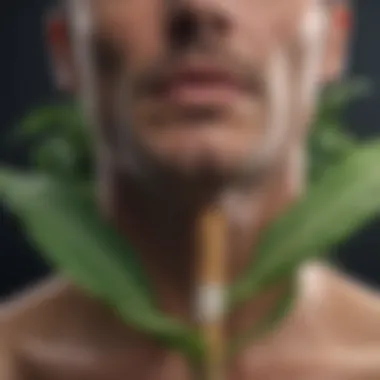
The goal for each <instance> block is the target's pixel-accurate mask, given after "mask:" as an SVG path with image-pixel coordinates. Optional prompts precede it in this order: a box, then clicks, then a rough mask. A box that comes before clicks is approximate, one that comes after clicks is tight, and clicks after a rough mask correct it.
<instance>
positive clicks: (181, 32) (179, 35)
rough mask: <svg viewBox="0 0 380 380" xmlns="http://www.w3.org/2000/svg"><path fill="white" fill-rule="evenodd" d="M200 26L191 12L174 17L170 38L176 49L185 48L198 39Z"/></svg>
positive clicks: (170, 27) (183, 12)
mask: <svg viewBox="0 0 380 380" xmlns="http://www.w3.org/2000/svg"><path fill="white" fill-rule="evenodd" d="M199 29H200V25H199V22H198V20H197V17H196V15H195V14H194V13H193V12H191V11H185V10H184V11H181V12H178V13H176V14H174V15H173V16H172V20H171V22H170V25H169V37H170V40H171V42H172V44H173V47H175V48H184V47H187V46H189V45H191V44H192V43H194V41H195V40H197V39H198V34H199Z"/></svg>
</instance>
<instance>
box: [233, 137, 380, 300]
mask: <svg viewBox="0 0 380 380" xmlns="http://www.w3.org/2000/svg"><path fill="white" fill-rule="evenodd" d="M379 162H380V143H379V142H378V141H376V142H374V143H370V144H366V145H364V146H361V147H360V148H357V149H355V150H354V151H353V152H352V153H351V154H350V155H349V156H348V157H347V158H346V159H345V160H343V162H341V163H339V164H336V165H334V166H333V167H331V168H330V169H329V170H327V171H326V173H325V174H324V176H323V178H321V179H320V180H319V181H318V182H317V183H316V184H315V185H314V186H312V187H311V189H310V190H309V192H308V193H307V196H305V197H304V198H303V199H301V200H300V201H299V202H298V203H297V204H296V205H295V206H294V207H293V208H292V209H291V210H290V211H289V212H287V213H285V214H284V215H283V216H282V217H280V218H279V219H278V220H277V221H275V222H274V223H273V224H272V226H270V227H269V228H268V229H267V231H266V232H264V234H263V236H262V238H261V240H260V243H259V245H258V248H257V249H256V252H254V253H253V255H252V257H254V261H253V262H252V264H251V265H250V266H249V267H248V270H247V271H246V273H245V275H244V276H242V278H241V279H240V280H239V281H238V282H237V283H235V284H234V286H233V288H232V291H231V300H232V302H233V303H236V302H242V301H244V300H246V299H247V298H249V297H252V296H254V295H255V294H257V293H258V292H259V291H261V290H263V289H264V288H267V287H268V286H270V285H271V284H273V283H275V282H276V281H278V280H279V279H281V278H284V276H286V275H287V274H289V273H291V272H292V271H294V269H296V268H297V267H298V266H299V265H300V264H301V263H302V262H303V261H304V260H307V259H311V258H313V257H316V256H317V255H318V253H320V252H326V250H328V249H330V248H331V246H333V245H334V244H337V243H339V242H340V241H342V239H345V238H347V237H348V236H349V235H350V234H351V233H353V232H354V231H355V230H356V229H358V228H359V227H361V226H362V225H363V224H364V223H365V222H368V220H370V219H371V218H373V217H375V215H377V214H378V212H379V210H380V166H379Z"/></svg>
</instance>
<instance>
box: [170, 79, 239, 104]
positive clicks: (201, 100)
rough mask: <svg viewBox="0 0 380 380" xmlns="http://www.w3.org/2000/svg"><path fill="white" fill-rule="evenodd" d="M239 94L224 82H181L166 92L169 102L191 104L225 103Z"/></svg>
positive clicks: (235, 98)
mask: <svg viewBox="0 0 380 380" xmlns="http://www.w3.org/2000/svg"><path fill="white" fill-rule="evenodd" d="M241 95H242V94H241V92H240V91H239V89H238V88H236V87H234V86H229V85H225V84H213V85H197V84H183V85H177V86H172V87H171V89H170V91H168V93H167V96H168V98H169V99H170V101H171V102H174V103H178V104H191V105H196V104H200V105H201V104H227V103H231V102H233V101H235V100H237V98H238V97H239V96H241Z"/></svg>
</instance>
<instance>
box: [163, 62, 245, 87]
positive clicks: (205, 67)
mask: <svg viewBox="0 0 380 380" xmlns="http://www.w3.org/2000/svg"><path fill="white" fill-rule="evenodd" d="M181 83H194V84H197V85H199V84H201V85H202V84H204V85H215V84H218V85H220V84H224V85H227V86H231V87H235V88H240V89H242V88H243V87H244V83H243V81H242V80H241V79H240V78H239V76H238V75H237V73H235V72H234V71H233V70H231V69H228V68H226V67H224V66H223V65H220V64H216V63H212V62H201V61H195V62H191V61H190V62H185V63H182V64H181V65H178V66H176V67H175V68H174V69H173V70H172V71H171V72H170V73H169V74H168V76H167V77H166V78H165V80H164V83H163V85H164V88H165V89H168V88H170V87H171V86H173V85H176V84H181Z"/></svg>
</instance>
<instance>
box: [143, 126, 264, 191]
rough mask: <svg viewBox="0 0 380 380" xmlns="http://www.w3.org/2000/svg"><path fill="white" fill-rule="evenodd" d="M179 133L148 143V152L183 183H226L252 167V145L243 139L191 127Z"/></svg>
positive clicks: (156, 161)
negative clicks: (173, 137) (163, 139)
mask: <svg viewBox="0 0 380 380" xmlns="http://www.w3.org/2000/svg"><path fill="white" fill-rule="evenodd" d="M182 137H183V139H175V140H172V141H169V140H166V141H165V142H163V141H162V142H161V144H157V145H156V146H152V147H151V149H150V153H151V155H152V156H151V157H152V159H153V161H154V162H155V163H156V165H158V166H159V167H160V168H161V169H162V170H163V171H165V172H167V173H172V175H173V176H175V177H176V178H178V179H180V180H182V181H183V182H185V183H187V182H191V183H193V184H194V185H197V184H199V185H200V186H202V185H210V186H211V185H214V186H217V185H219V186H221V185H228V184H229V183H233V182H236V181H239V180H242V179H244V178H245V177H246V176H247V175H250V173H251V172H252V171H253V168H254V166H255V165H254V162H255V161H256V160H255V159H254V156H255V155H256V153H255V151H256V149H254V148H253V146H252V144H251V143H249V144H248V143H247V142H248V141H249V140H247V139H241V138H239V139H236V136H235V139H234V138H233V136H231V135H230V134H228V133H226V134H224V135H223V133H221V132H220V131H219V132H218V134H217V135H215V136H213V135H212V133H211V134H206V135H205V134H203V133H202V132H199V131H198V132H194V131H193V132H192V133H191V134H189V135H188V136H187V137H185V136H182ZM241 140H243V141H244V143H241ZM257 153H258V152H257Z"/></svg>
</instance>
